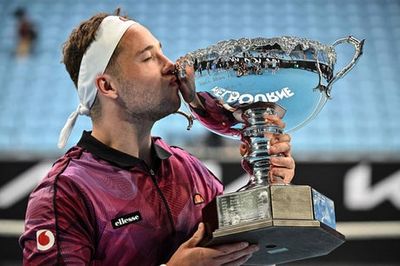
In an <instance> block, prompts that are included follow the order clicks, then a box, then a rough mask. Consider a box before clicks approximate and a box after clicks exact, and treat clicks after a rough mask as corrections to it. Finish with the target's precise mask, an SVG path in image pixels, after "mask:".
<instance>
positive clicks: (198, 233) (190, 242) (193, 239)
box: [185, 223, 205, 248]
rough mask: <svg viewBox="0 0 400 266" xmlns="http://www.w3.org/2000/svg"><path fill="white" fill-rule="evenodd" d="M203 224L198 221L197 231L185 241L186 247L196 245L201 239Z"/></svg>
mask: <svg viewBox="0 0 400 266" xmlns="http://www.w3.org/2000/svg"><path fill="white" fill-rule="evenodd" d="M204 231H205V230H204V224H203V223H199V226H198V227H197V231H196V232H195V233H194V234H193V236H192V237H191V238H190V239H189V240H188V241H186V242H185V244H186V247H188V248H193V247H196V246H197V245H198V244H199V243H200V241H201V240H202V239H203V236H204Z"/></svg>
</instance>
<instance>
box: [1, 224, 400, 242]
mask: <svg viewBox="0 0 400 266" xmlns="http://www.w3.org/2000/svg"><path fill="white" fill-rule="evenodd" d="M23 230H24V221H23V220H0V237H19V236H20V235H21V234H22V232H23ZM337 231H339V232H340V233H342V234H343V235H345V236H346V239H347V240H362V239H378V238H379V239H387V238H400V221H382V222H338V223H337Z"/></svg>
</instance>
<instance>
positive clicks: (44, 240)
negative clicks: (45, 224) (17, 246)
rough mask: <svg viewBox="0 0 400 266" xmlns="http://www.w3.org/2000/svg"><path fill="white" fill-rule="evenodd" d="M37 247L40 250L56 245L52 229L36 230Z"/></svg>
mask: <svg viewBox="0 0 400 266" xmlns="http://www.w3.org/2000/svg"><path fill="white" fill-rule="evenodd" d="M36 244H37V249H38V250H40V251H46V250H49V249H50V248H51V247H52V246H54V235H53V233H52V232H51V231H50V230H47V229H43V230H39V231H37V232H36Z"/></svg>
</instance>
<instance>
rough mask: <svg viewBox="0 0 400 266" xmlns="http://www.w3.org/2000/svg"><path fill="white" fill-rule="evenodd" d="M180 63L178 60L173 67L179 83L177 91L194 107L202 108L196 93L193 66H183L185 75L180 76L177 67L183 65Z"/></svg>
mask: <svg viewBox="0 0 400 266" xmlns="http://www.w3.org/2000/svg"><path fill="white" fill-rule="evenodd" d="M180 64H181V63H180V61H179V60H178V61H177V63H176V66H175V67H176V69H177V70H176V75H177V78H178V83H179V91H180V93H181V94H182V97H183V99H184V100H185V102H187V103H188V104H190V105H191V106H192V107H194V108H204V107H203V105H202V103H201V101H200V99H199V97H198V96H197V94H196V85H195V81H194V68H193V66H189V65H187V66H186V67H185V73H186V75H185V76H184V77H182V76H181V75H180V73H179V72H180V71H179V69H180V68H181V67H183V66H181V65H180Z"/></svg>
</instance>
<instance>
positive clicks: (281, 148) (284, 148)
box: [269, 142, 290, 156]
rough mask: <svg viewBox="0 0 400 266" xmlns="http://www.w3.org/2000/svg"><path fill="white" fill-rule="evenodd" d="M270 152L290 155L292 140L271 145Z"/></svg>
mask: <svg viewBox="0 0 400 266" xmlns="http://www.w3.org/2000/svg"><path fill="white" fill-rule="evenodd" d="M269 154H271V155H278V154H283V155H285V156H288V155H289V154H290V142H279V143H275V144H274V145H271V147H270V148H269Z"/></svg>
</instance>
